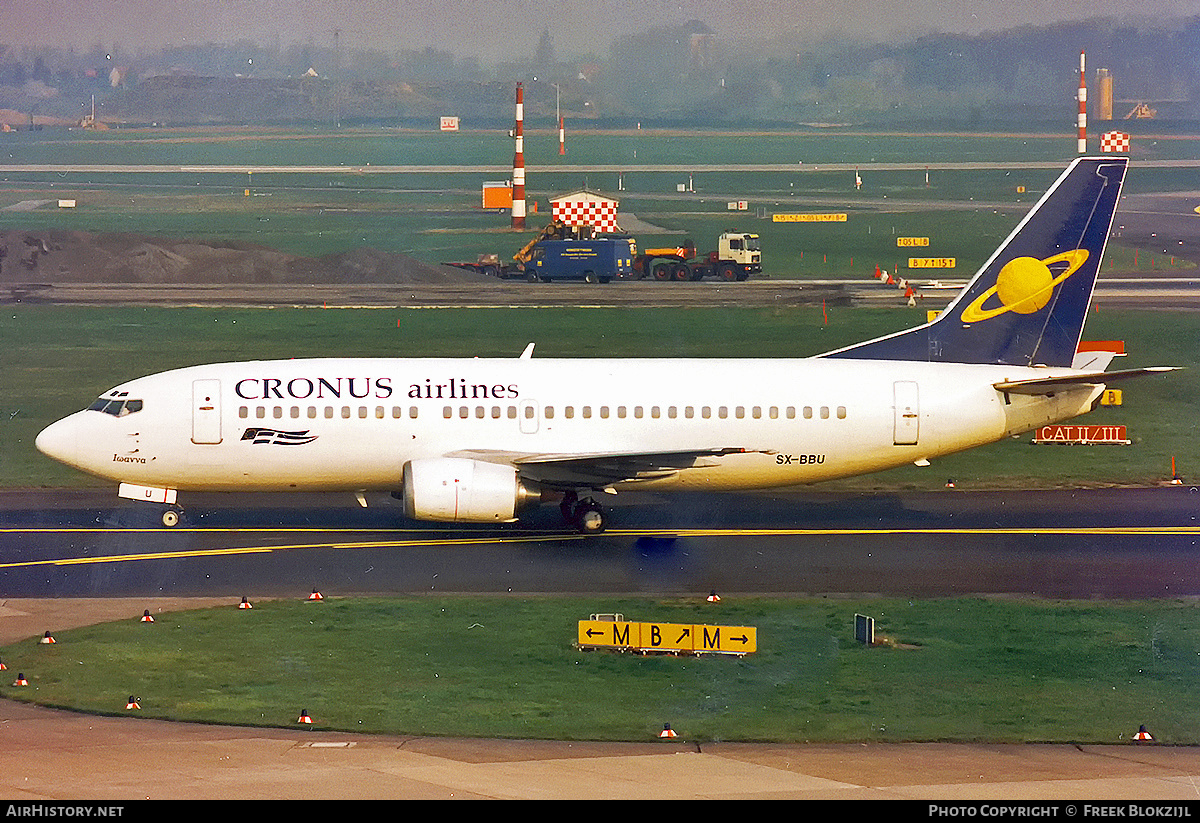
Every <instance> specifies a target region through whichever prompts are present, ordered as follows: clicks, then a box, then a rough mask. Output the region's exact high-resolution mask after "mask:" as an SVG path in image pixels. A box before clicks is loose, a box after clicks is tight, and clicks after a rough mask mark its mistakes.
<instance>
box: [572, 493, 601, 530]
mask: <svg viewBox="0 0 1200 823" xmlns="http://www.w3.org/2000/svg"><path fill="white" fill-rule="evenodd" d="M574 519H575V528H577V529H578V530H579V533H580V534H600V532H602V531H604V527H605V526H606V525H607V518H606V517H605V516H604V509H603V508H602V507H601V506H600V504H599V503H597V502H596V501H595V500H584V501H583V502H581V503H580V504H579V505H577V506H576V507H575V518H574Z"/></svg>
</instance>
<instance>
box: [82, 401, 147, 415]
mask: <svg viewBox="0 0 1200 823" xmlns="http://www.w3.org/2000/svg"><path fill="white" fill-rule="evenodd" d="M141 410H142V401H141V400H123V399H120V398H111V397H101V398H99V399H97V400H96V402H95V403H93V404H92V405H90V406H88V411H98V412H104V413H105V414H111V415H112V416H113V417H124V416H125V415H127V414H135V413H136V412H140V411H141Z"/></svg>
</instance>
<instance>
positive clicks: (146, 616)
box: [139, 609, 154, 623]
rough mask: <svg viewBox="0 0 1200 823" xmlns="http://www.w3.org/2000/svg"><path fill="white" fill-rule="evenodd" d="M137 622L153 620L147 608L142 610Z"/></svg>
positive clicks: (151, 621)
mask: <svg viewBox="0 0 1200 823" xmlns="http://www.w3.org/2000/svg"><path fill="white" fill-rule="evenodd" d="M139 622H141V623H153V622H154V618H153V617H151V616H150V610H149V609H146V610H145V611H144V612H142V619H141V620H140V621H139Z"/></svg>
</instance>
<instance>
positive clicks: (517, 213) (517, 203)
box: [512, 83, 525, 229]
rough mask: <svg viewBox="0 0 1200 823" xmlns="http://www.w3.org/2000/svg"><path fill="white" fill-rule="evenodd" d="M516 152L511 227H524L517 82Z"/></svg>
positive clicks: (521, 105) (522, 148) (520, 106)
mask: <svg viewBox="0 0 1200 823" xmlns="http://www.w3.org/2000/svg"><path fill="white" fill-rule="evenodd" d="M513 138H514V139H515V140H516V144H517V146H516V153H515V154H514V155H513V174H512V182H513V201H512V227H513V228H514V229H523V228H525V92H524V90H523V89H522V88H521V84H520V83H517V126H516V128H515V129H513Z"/></svg>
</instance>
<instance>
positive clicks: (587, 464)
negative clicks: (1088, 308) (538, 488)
mask: <svg viewBox="0 0 1200 823" xmlns="http://www.w3.org/2000/svg"><path fill="white" fill-rule="evenodd" d="M747 451H749V450H748V449H735V448H715V449H686V450H682V451H666V452H637V453H634V452H595V453H591V454H579V453H572V454H519V453H513V452H499V451H487V450H464V451H458V452H454V453H453V454H449V455H446V456H447V457H470V458H472V459H475V460H483V461H486V462H489V463H508V464H511V465H513V466H516V468H517V469H518V470H519V471H520V472H521V476H522V477H524V478H526V479H529V480H532V481H535V482H538V483H542V484H543V485H546V486H552V487H563V488H579V487H581V486H590V487H594V488H604V487H606V486H610V485H612V484H613V483H619V482H625V481H632V480H654V479H657V478H660V477H669V476H671V475H673V474H675V473H676V472H677V471H679V470H680V469H690V468H695V467H698V466H704V465H706V463H705V461H706V460H712V459H713V458H716V457H721V456H724V455H727V454H744V453H745V452H747ZM711 465H717V464H716V462H715V461H714V462H712V463H711Z"/></svg>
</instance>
